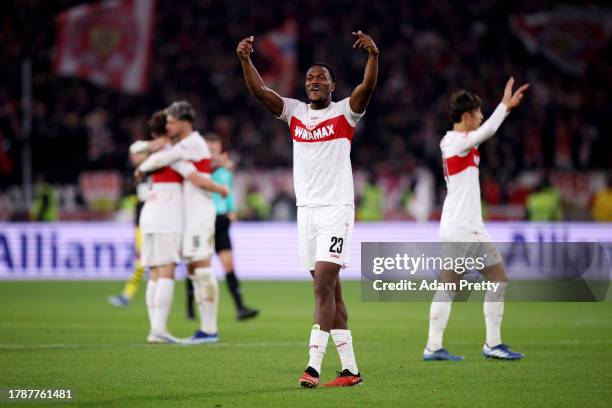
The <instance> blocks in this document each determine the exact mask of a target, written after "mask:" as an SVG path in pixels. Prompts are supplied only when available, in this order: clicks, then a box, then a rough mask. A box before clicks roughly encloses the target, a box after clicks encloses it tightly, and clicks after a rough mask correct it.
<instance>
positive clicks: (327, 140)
mask: <svg viewBox="0 0 612 408" xmlns="http://www.w3.org/2000/svg"><path fill="white" fill-rule="evenodd" d="M362 116H363V113H362V114H357V113H355V112H353V111H351V107H350V105H349V98H345V99H343V100H341V101H339V102H332V103H331V104H330V105H329V106H328V107H327V108H325V109H318V110H314V109H310V105H309V104H306V103H304V102H301V101H298V100H296V99H290V98H283V112H282V113H281V115H280V116H279V117H278V118H279V119H281V120H283V121H285V122H287V124H288V125H289V129H290V131H291V137H292V138H293V183H294V186H295V196H296V199H297V205H298V206H310V207H314V206H322V205H345V204H349V205H354V203H355V197H354V190H353V171H352V168H351V157H350V155H351V140H352V139H353V134H354V133H355V126H356V125H357V122H359V120H360V119H361V117H362Z"/></svg>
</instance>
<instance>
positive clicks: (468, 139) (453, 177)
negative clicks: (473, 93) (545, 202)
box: [440, 104, 508, 228]
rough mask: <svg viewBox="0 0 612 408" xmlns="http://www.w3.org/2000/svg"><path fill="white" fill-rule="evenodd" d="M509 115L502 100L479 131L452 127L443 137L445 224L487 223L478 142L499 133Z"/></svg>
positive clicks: (443, 209) (443, 226)
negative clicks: (485, 220) (480, 181)
mask: <svg viewBox="0 0 612 408" xmlns="http://www.w3.org/2000/svg"><path fill="white" fill-rule="evenodd" d="M507 115H508V112H507V109H506V106H505V105H504V104H499V105H498V106H497V108H496V109H495V111H494V112H493V114H492V115H491V116H490V117H489V119H488V120H487V121H486V122H485V123H483V124H482V125H481V126H480V127H479V128H478V129H476V130H475V131H473V132H456V131H452V130H451V131H448V132H446V135H445V136H444V137H443V138H442V141H441V142H440V149H441V150H442V167H443V171H444V178H445V179H446V189H447V193H446V198H445V199H444V205H443V207H442V217H441V219H440V224H441V228H445V227H449V226H463V225H475V224H476V225H481V224H483V222H482V210H481V205H480V183H479V180H478V176H479V171H478V166H479V164H480V153H479V152H478V145H479V144H480V143H482V142H484V141H485V140H487V139H488V138H489V137H491V136H493V135H494V134H495V132H496V131H497V129H498V128H499V126H500V125H501V124H502V122H503V121H504V119H505V118H506V116H507Z"/></svg>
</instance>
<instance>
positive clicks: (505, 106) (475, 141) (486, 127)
mask: <svg viewBox="0 0 612 408" xmlns="http://www.w3.org/2000/svg"><path fill="white" fill-rule="evenodd" d="M513 86H514V78H513V77H510V79H508V82H506V87H505V89H504V96H503V97H502V100H501V103H500V104H499V105H498V106H497V108H496V109H495V111H494V112H493V113H492V114H491V116H489V119H487V120H486V122H485V123H483V124H482V125H481V126H480V127H479V128H478V129H476V130H475V131H473V132H469V133H468V136H467V145H466V147H467V148H471V147H474V146H477V145H479V144H481V143H482V142H484V141H485V140H487V139H488V138H490V137H491V136H493V135H494V134H495V132H497V129H499V127H500V126H501V124H502V122H503V121H504V119H506V116H508V114H509V113H510V111H511V110H512V109H514V108H516V107H517V106H519V105H520V104H521V101H522V100H523V96H524V95H525V91H527V88H529V84H525V85H523V86H521V87H519V88H518V89H517V90H516V92H513V91H512V87H513Z"/></svg>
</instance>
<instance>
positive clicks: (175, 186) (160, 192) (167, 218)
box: [140, 166, 183, 267]
mask: <svg viewBox="0 0 612 408" xmlns="http://www.w3.org/2000/svg"><path fill="white" fill-rule="evenodd" d="M182 184H183V177H182V176H181V175H180V174H179V173H177V172H176V171H174V170H172V169H171V168H170V167H167V166H166V167H163V168H161V169H159V170H157V171H156V172H154V173H153V174H152V175H151V178H150V187H149V190H148V191H147V193H146V199H145V204H144V207H143V208H142V212H141V213H140V229H141V231H142V254H141V262H142V266H144V267H153V266H160V265H168V264H177V263H179V261H180V251H181V233H182V230H183V190H182Z"/></svg>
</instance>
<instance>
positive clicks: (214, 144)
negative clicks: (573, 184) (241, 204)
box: [186, 133, 259, 320]
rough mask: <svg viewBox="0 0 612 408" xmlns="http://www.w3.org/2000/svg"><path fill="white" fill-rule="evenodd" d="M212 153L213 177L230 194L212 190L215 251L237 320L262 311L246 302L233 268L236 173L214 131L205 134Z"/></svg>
mask: <svg viewBox="0 0 612 408" xmlns="http://www.w3.org/2000/svg"><path fill="white" fill-rule="evenodd" d="M204 139H205V140H206V143H208V148H209V150H210V155H211V158H212V164H213V167H214V169H215V170H214V172H213V174H212V179H213V181H215V182H217V183H219V184H222V185H224V186H227V188H228V190H229V194H228V195H227V197H225V198H223V197H221V195H220V194H217V193H212V197H213V202H214V204H215V209H216V210H217V218H216V220H215V252H216V253H217V256H218V257H219V260H220V261H221V264H222V265H223V269H224V270H225V280H226V282H227V287H228V289H229V291H230V293H231V294H232V298H233V299H234V304H235V305H236V311H237V318H238V320H246V319H251V318H253V317H255V316H257V314H258V313H259V311H258V310H257V309H251V308H249V307H246V306H245V305H244V302H243V300H242V292H241V290H240V281H239V280H238V277H237V276H236V273H235V272H234V257H233V254H232V241H231V240H230V235H229V227H230V224H231V222H232V221H233V220H235V219H236V205H235V202H234V193H233V188H232V187H233V176H232V173H231V171H230V168H231V167H232V164H231V162H230V160H229V159H228V157H227V153H223V146H222V144H221V139H220V138H219V136H218V135H216V134H215V133H207V134H206V135H204ZM186 282H187V317H188V318H189V319H193V318H195V312H194V306H193V300H194V299H193V287H192V285H191V281H190V280H189V279H187V281H186Z"/></svg>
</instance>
